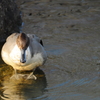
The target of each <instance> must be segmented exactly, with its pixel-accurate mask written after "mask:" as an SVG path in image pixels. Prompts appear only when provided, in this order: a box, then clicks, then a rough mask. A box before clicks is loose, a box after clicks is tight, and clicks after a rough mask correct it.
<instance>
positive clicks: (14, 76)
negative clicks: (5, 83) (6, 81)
mask: <svg viewBox="0 0 100 100" xmlns="http://www.w3.org/2000/svg"><path fill="white" fill-rule="evenodd" d="M10 79H19V75H18V73H17V70H16V69H14V74H13V75H12V76H11V77H10Z"/></svg>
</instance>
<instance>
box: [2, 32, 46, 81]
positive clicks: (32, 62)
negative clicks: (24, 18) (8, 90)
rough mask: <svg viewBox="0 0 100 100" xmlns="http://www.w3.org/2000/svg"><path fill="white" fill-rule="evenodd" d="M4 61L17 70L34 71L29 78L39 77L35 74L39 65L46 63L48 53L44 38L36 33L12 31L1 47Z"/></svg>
mask: <svg viewBox="0 0 100 100" xmlns="http://www.w3.org/2000/svg"><path fill="white" fill-rule="evenodd" d="M1 57H2V59H3V61H4V62H5V63H6V64H8V65H10V66H12V67H13V69H14V72H15V76H17V77H18V74H17V71H32V72H31V73H30V74H29V75H28V76H27V79H35V80H36V79H37V77H36V76H35V75H34V74H33V73H34V70H35V69H36V68H37V67H40V66H42V65H44V63H45V62H46V60H47V53H46V51H45V49H44V45H43V42H42V40H41V39H40V38H39V37H37V36H36V35H35V34H25V33H12V34H11V35H10V36H8V37H7V39H6V42H5V43H4V45H3V47H2V49H1Z"/></svg>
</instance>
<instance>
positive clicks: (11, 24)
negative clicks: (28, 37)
mask: <svg viewBox="0 0 100 100" xmlns="http://www.w3.org/2000/svg"><path fill="white" fill-rule="evenodd" d="M21 24H22V20H21V15H20V11H19V10H18V7H17V5H16V3H15V2H14V0H0V42H4V41H5V40H6V38H7V37H8V36H9V35H10V34H11V33H13V32H19V31H20V27H21Z"/></svg>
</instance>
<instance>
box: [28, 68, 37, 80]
mask: <svg viewBox="0 0 100 100" xmlns="http://www.w3.org/2000/svg"><path fill="white" fill-rule="evenodd" d="M33 72H34V70H33V71H32V72H31V73H30V74H29V75H28V77H27V79H34V80H36V79H37V77H36V76H35V75H34V74H33Z"/></svg>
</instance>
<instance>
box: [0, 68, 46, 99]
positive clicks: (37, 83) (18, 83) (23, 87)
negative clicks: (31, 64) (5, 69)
mask: <svg viewBox="0 0 100 100" xmlns="http://www.w3.org/2000/svg"><path fill="white" fill-rule="evenodd" d="M34 74H35V75H36V76H37V77H38V79H37V80H25V79H20V80H14V79H8V80H7V79H6V80H4V82H3V92H2V96H1V98H2V99H3V100H31V99H32V100H33V98H35V97H38V96H41V95H43V92H44V90H45V88H46V85H47V82H46V78H45V74H44V72H43V71H42V70H40V69H39V68H37V69H36V71H35V72H34Z"/></svg>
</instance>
